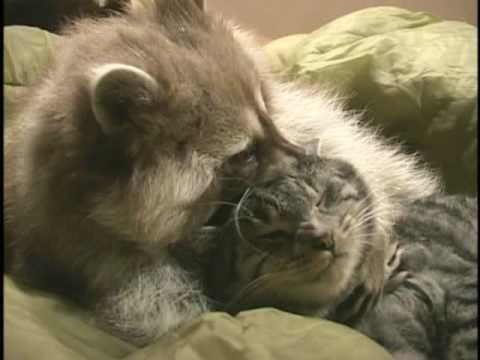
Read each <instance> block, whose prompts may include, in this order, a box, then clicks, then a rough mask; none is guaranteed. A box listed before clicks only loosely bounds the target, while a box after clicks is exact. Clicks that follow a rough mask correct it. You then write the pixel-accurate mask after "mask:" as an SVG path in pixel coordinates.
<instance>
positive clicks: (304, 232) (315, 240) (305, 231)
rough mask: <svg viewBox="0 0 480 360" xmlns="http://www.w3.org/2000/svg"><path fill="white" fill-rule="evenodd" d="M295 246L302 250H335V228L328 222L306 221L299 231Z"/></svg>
mask: <svg viewBox="0 0 480 360" xmlns="http://www.w3.org/2000/svg"><path fill="white" fill-rule="evenodd" d="M295 245H296V246H295V248H296V250H297V252H298V251H300V252H302V251H303V252H308V251H312V250H313V251H330V252H333V251H335V241H334V236H333V229H332V228H331V227H330V226H328V225H326V224H318V223H316V224H313V223H304V224H302V225H301V226H300V228H299V229H298V231H297V236H296V244H295Z"/></svg>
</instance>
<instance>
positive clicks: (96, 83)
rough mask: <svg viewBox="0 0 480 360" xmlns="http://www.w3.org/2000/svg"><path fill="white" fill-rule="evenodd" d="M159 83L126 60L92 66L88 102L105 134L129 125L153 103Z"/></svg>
mask: <svg viewBox="0 0 480 360" xmlns="http://www.w3.org/2000/svg"><path fill="white" fill-rule="evenodd" d="M159 91H160V89H159V85H158V83H157V81H156V80H155V79H154V78H152V77H151V76H150V75H149V74H147V73H146V72H145V71H143V70H141V69H139V68H136V67H134V66H130V65H125V64H106V65H102V66H99V67H98V68H95V69H94V70H93V72H92V77H91V79H90V89H89V92H90V103H91V107H92V111H93V114H94V116H95V119H96V121H97V122H98V124H99V125H100V127H101V129H102V130H103V132H104V133H105V134H106V135H112V134H114V133H115V132H117V131H118V130H121V129H123V128H125V127H128V126H129V124H132V123H133V122H135V121H138V120H137V116H139V115H141V114H145V113H146V112H147V111H148V109H149V108H152V106H154V104H155V102H156V101H157V99H158V97H159V95H160V94H159Z"/></svg>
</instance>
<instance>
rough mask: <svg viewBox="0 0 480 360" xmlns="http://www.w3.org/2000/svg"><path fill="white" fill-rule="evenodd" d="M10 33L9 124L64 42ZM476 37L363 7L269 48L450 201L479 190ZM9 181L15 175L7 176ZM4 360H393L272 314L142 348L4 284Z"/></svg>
mask: <svg viewBox="0 0 480 360" xmlns="http://www.w3.org/2000/svg"><path fill="white" fill-rule="evenodd" d="M5 30H6V31H5V35H4V40H5V42H4V59H5V63H4V94H5V96H4V111H5V124H4V126H9V124H11V121H13V117H12V114H13V113H14V111H15V109H16V107H17V106H21V104H22V101H21V99H22V98H21V96H23V93H24V90H25V88H26V87H28V85H30V84H32V83H33V82H34V81H35V79H36V78H37V77H38V75H39V74H40V73H41V72H42V71H43V70H44V69H45V68H46V65H47V64H48V63H49V61H50V60H51V57H52V54H53V52H54V51H55V47H56V46H60V45H59V41H58V40H59V38H58V36H56V35H52V34H49V33H47V32H45V31H41V30H39V29H34V28H28V27H21V26H13V27H8V28H6V29H5ZM476 49H477V38H476V28H475V27H473V26H470V25H468V24H465V23H461V22H452V21H444V20H441V19H439V18H436V17H433V16H431V15H429V14H426V13H416V12H410V11H408V10H404V9H398V8H393V7H379V8H370V9H365V10H362V11H359V12H356V13H352V14H350V15H347V16H344V17H341V18H339V19H337V20H335V21H333V22H331V23H329V24H327V25H324V26H322V27H320V28H319V29H318V30H316V31H314V32H312V33H310V34H298V35H293V36H289V37H285V38H281V39H278V40H276V41H274V42H272V43H270V44H269V45H267V46H266V50H267V54H268V58H269V59H270V63H271V65H272V69H273V70H274V71H275V72H277V73H278V74H279V76H281V77H284V78H295V79H300V80H303V81H306V82H310V83H313V84H318V85H321V86H325V85H327V86H332V87H334V88H335V89H338V90H339V91H340V92H341V93H342V94H344V95H345V96H347V97H348V106H349V107H350V108H352V109H357V110H358V109H366V118H367V119H370V120H371V123H372V125H373V126H378V125H381V126H382V127H383V128H384V132H385V134H386V135H388V136H396V137H398V138H399V139H401V140H402V141H404V142H405V149H406V150H407V151H413V150H415V151H420V152H421V154H422V155H423V156H424V157H425V159H426V161H428V163H429V164H430V165H431V166H433V167H435V168H438V169H439V170H440V172H441V174H442V175H443V178H444V179H445V181H446V188H447V189H448V190H449V191H451V192H472V191H476V147H477V140H476V127H477V116H476V114H477V105H476V102H477V67H476V63H477V50H476ZM5 175H6V176H8V174H5ZM4 290H5V298H4V304H5V320H4V330H5V356H6V358H7V359H12V360H16V359H38V360H42V359H45V360H47V359H48V360H52V359H53V360H54V359H72V360H76V359H129V360H138V359H172V358H175V359H192V360H210V359H222V358H228V359H231V360H243V359H245V360H247V359H248V360H250V359H251V360H253V359H255V360H257V359H258V360H263V359H266V360H267V359H278V360H284V359H285V360H286V359H307V360H308V359H317V360H318V359H321V360H323V359H342V360H343V359H344V360H347V359H358V360H361V359H365V360H367V359H368V360H376V359H391V357H390V356H389V355H388V354H387V353H386V351H385V350H384V349H383V348H382V347H380V346H378V345H377V344H375V343H374V342H373V341H371V340H369V339H367V338H366V337H364V336H363V335H361V334H359V333H358V332H356V331H354V330H351V329H349V328H346V327H344V326H342V325H338V324H334V323H332V322H329V321H325V320H318V319H307V318H304V317H301V316H296V315H292V314H288V313H285V312H281V311H278V310H274V309H259V310H253V311H247V312H244V313H241V314H239V315H238V316H236V317H232V316H229V315H227V314H224V313H209V314H205V315H204V316H202V317H201V318H199V319H198V320H197V321H196V322H195V323H194V324H192V325H191V326H190V327H188V328H187V329H185V330H183V331H182V332H180V334H179V335H178V337H177V338H176V339H174V340H172V339H170V340H168V339H163V340H159V341H158V342H156V343H154V344H152V345H150V346H148V347H146V348H144V349H141V350H139V349H136V348H135V347H133V346H132V345H130V344H127V343H125V342H123V341H121V340H118V339H116V338H114V337H112V336H110V335H109V334H106V333H105V332H103V331H101V330H99V329H97V328H96V327H95V326H94V325H93V323H92V319H91V318H90V316H89V315H88V314H86V313H84V312H83V311H81V310H80V309H78V308H77V307H75V306H74V305H72V304H69V303H67V302H65V301H64V300H62V299H59V298H57V297H55V296H51V295H48V294H45V293H42V292H39V291H35V290H32V289H29V288H27V287H25V286H22V285H20V284H17V283H15V282H14V281H13V280H12V279H10V278H9V277H8V276H4Z"/></svg>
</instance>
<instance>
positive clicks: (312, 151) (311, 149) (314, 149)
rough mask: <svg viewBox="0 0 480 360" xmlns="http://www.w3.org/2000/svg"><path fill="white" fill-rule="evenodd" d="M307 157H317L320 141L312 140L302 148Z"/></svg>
mask: <svg viewBox="0 0 480 360" xmlns="http://www.w3.org/2000/svg"><path fill="white" fill-rule="evenodd" d="M303 147H304V148H305V153H306V154H307V155H319V153H320V139H313V140H310V141H309V142H308V143H306V144H305V145H304V146H303Z"/></svg>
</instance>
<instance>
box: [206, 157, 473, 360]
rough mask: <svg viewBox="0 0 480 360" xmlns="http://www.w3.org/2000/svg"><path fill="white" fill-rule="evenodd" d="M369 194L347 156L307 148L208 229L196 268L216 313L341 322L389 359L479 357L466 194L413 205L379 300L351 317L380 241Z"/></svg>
mask: <svg viewBox="0 0 480 360" xmlns="http://www.w3.org/2000/svg"><path fill="white" fill-rule="evenodd" d="M373 200H374V197H373V194H372V193H371V192H370V190H369V188H368V185H367V183H366V182H365V181H364V180H363V179H362V177H361V176H360V175H359V173H358V172H357V171H356V170H355V168H354V167H353V166H351V165H350V164H349V163H348V162H345V161H341V160H338V159H333V158H330V159H327V158H320V157H316V156H312V157H311V158H310V159H308V158H307V159H304V160H303V161H302V162H300V163H299V164H298V167H297V173H296V174H293V175H288V176H281V177H279V178H277V179H276V180H275V181H272V182H270V183H269V184H266V185H262V186H255V187H252V188H251V190H250V191H247V192H246V193H245V196H244V198H243V200H242V201H241V202H240V203H239V204H238V206H237V207H236V208H235V210H234V211H232V214H231V216H230V218H229V219H228V221H227V222H226V224H225V225H224V226H223V227H220V228H218V229H209V232H210V233H209V235H208V236H210V237H211V238H212V239H213V240H212V239H211V240H210V241H211V242H215V244H216V245H215V246H213V245H212V246H211V247H210V248H209V249H208V251H205V250H204V255H203V256H206V255H205V254H208V253H210V255H209V260H206V261H205V262H204V266H205V267H206V270H204V271H205V275H204V276H205V277H206V281H207V284H208V286H207V287H208V288H209V289H210V293H211V294H212V297H213V298H214V299H216V301H217V304H219V305H218V306H219V309H220V310H225V311H229V312H232V313H237V312H238V311H241V310H246V309H251V308H255V307H262V306H275V307H277V308H280V309H283V310H286V311H290V312H294V313H297V314H302V315H306V316H312V317H319V318H326V319H330V320H333V321H338V322H342V323H346V324H348V325H350V326H352V327H354V328H356V329H357V330H359V331H361V332H363V333H364V334H366V335H368V336H369V337H371V338H373V339H374V340H376V341H377V342H378V343H379V344H381V345H383V346H384V347H385V348H386V349H387V350H389V351H390V352H391V353H392V355H393V356H394V358H395V359H405V360H406V359H409V360H411V359H418V360H420V359H425V360H426V359H431V360H433V359H445V360H454V359H456V360H463V359H465V360H466V359H477V346H478V345H477V341H478V340H477V338H478V333H477V320H478V315H477V300H478V298H477V283H478V280H477V240H476V239H477V235H478V223H477V214H478V210H477V203H476V199H475V198H471V197H470V198H469V197H466V196H460V195H457V196H454V195H444V194H433V195H430V196H428V197H424V198H421V199H417V200H415V201H412V202H411V203H410V204H409V205H408V206H407V208H408V212H405V213H404V215H403V216H402V217H401V218H399V219H398V220H397V222H396V224H395V226H394V229H393V236H392V242H391V246H390V247H389V252H388V255H387V257H386V258H385V260H386V261H385V264H384V266H385V274H386V278H387V280H386V283H385V289H384V294H383V297H382V299H381V301H380V302H379V303H378V304H377V305H376V306H375V307H374V308H373V309H371V310H370V311H369V312H363V313H358V312H355V313H354V314H351V307H352V306H355V302H352V300H354V299H355V297H356V296H357V295H356V292H357V289H358V286H359V285H360V284H361V283H362V282H363V281H365V278H366V277H368V276H369V274H368V273H366V272H365V271H364V270H365V263H364V261H363V259H364V258H365V256H366V255H367V254H368V252H370V251H372V250H374V249H375V246H376V241H377V237H378V220H377V216H378V214H380V213H381V211H382V209H379V208H376V206H375V202H374V201H373ZM232 234H235V236H233V235H232ZM206 236H207V235H206ZM222 304H223V305H222ZM352 315H353V316H352Z"/></svg>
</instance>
